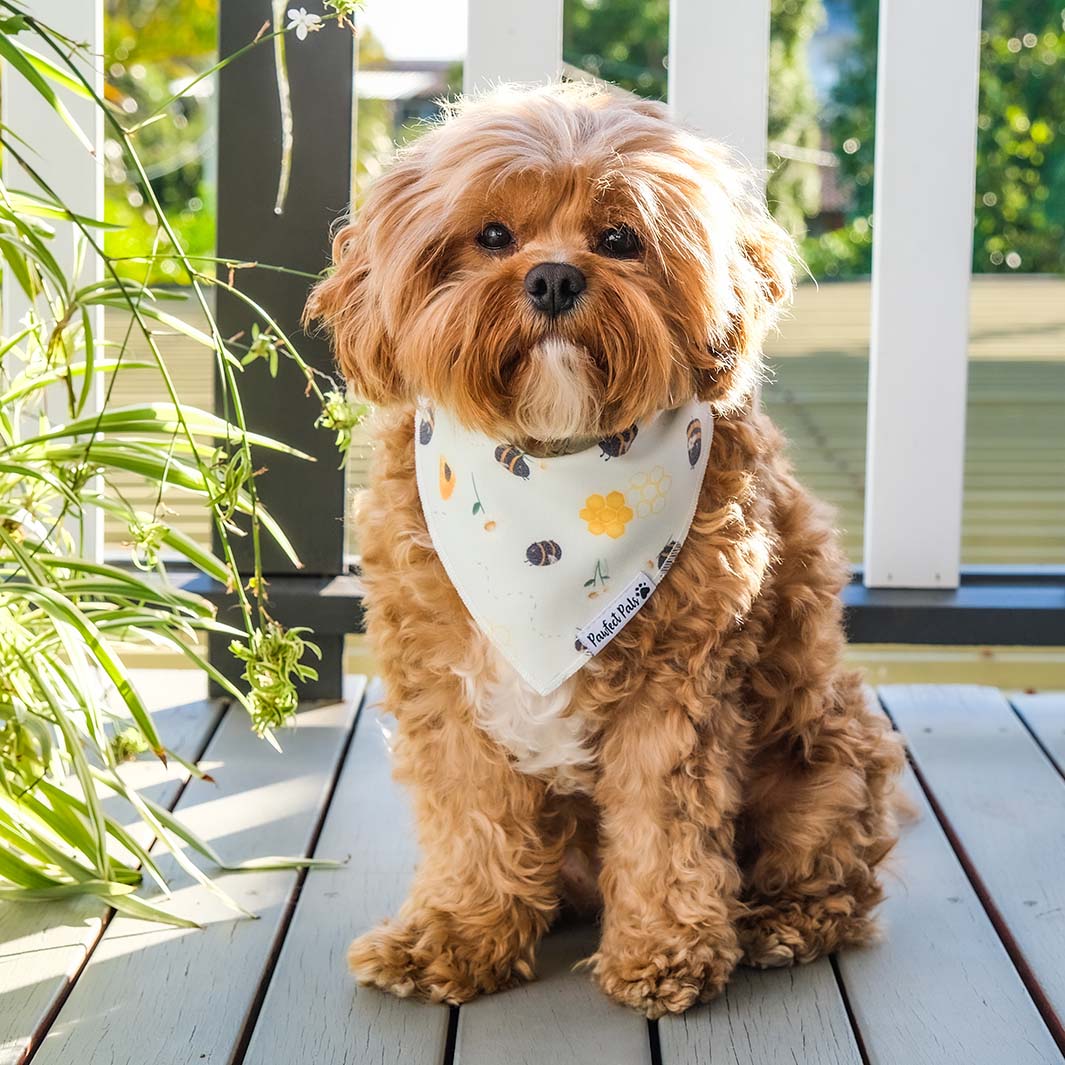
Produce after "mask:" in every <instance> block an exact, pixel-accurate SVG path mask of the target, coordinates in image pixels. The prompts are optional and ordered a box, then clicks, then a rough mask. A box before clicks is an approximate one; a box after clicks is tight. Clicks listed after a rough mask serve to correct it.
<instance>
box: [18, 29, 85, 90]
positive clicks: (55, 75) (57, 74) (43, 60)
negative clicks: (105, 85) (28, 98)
mask: <svg viewBox="0 0 1065 1065" xmlns="http://www.w3.org/2000/svg"><path fill="white" fill-rule="evenodd" d="M8 41H9V43H10V44H11V45H12V47H14V48H17V49H18V50H19V51H20V52H21V53H22V54H23V55H24V56H25V57H26V62H27V63H29V64H30V66H32V67H33V69H34V70H36V71H37V73H38V74H40V75H41V77H44V78H47V79H48V80H49V81H52V82H55V84H56V85H60V86H62V87H63V88H64V89H68V90H69V91H70V92H72V93H74V95H75V96H80V97H81V98H82V99H83V100H91V99H92V93H91V92H89V90H88V89H87V88H86V87H85V85H84V83H83V82H80V81H78V79H77V78H74V77H71V75H70V74H68V73H67V72H66V71H65V70H64V69H63V68H62V67H59V66H56V64H55V63H53V62H52V61H51V60H50V59H49V58H48V57H47V56H43V55H41V53H40V52H36V51H34V50H33V49H32V48H30V47H28V46H27V45H25V44H23V42H22V41H20V40H18V39H17V38H15V37H8Z"/></svg>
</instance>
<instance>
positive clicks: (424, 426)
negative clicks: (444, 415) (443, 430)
mask: <svg viewBox="0 0 1065 1065" xmlns="http://www.w3.org/2000/svg"><path fill="white" fill-rule="evenodd" d="M435 425H436V423H435V422H434V421H433V412H432V411H431V410H425V411H422V415H421V419H420V420H419V422H418V442H419V443H420V444H428V443H429V441H430V440H432V438H433V429H434V428H435Z"/></svg>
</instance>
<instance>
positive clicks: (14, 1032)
mask: <svg viewBox="0 0 1065 1065" xmlns="http://www.w3.org/2000/svg"><path fill="white" fill-rule="evenodd" d="M146 698H149V697H148V696H146ZM158 704H159V699H158V698H155V699H152V700H151V701H150V702H149V704H148V705H150V706H157V705H158ZM221 713H222V704H221V703H218V702H213V703H209V702H199V703H193V704H191V705H189V706H177V707H171V708H170V709H168V710H164V711H161V712H159V713H155V714H154V715H153V716H154V719H155V722H156V725H157V727H158V729H159V733H160V736H161V737H162V739H163V742H164V743H165V744H166V745H167V746H168V747H169V748H170V749H171V750H173V751H175V752H176V753H177V754H180V755H181V756H182V757H183V758H185V759H187V760H194V759H195V758H196V757H198V755H199V754H200V752H201V751H202V750H203V746H204V744H205V743H206V742H207V738H208V736H210V734H211V732H212V730H213V729H214V728H215V726H216V724H217V723H218V718H219V715H220V714H221ZM122 773H123V776H124V777H125V778H126V779H127V780H128V781H129V782H130V783H132V784H135V785H136V786H137V787H138V789H139V790H140V791H141V792H142V793H143V794H144V795H147V796H148V797H149V798H151V799H154V800H155V801H156V802H157V803H159V804H160V805H162V806H166V807H170V806H173V804H174V801H175V799H176V798H177V796H178V792H179V791H180V789H181V786H182V784H183V783H184V782H185V780H186V779H187V777H188V774H187V772H186V771H185V770H184V769H183V768H182V767H181V766H180V765H179V764H178V763H177V762H171V764H170V766H169V767H166V766H164V765H163V764H162V762H160V761H159V760H158V759H156V758H141V759H138V760H137V761H136V762H132V763H130V764H129V765H127V766H125V767H124V768H123V770H122ZM104 808H105V810H106V811H107V813H108V814H109V815H111V816H112V817H115V818H116V819H119V820H122V821H123V822H124V823H125V824H126V825H127V827H131V825H132V831H134V833H135V835H136V836H137V837H138V838H139V840H140V842H142V843H144V844H147V843H148V842H150V840H149V839H147V838H145V837H146V835H147V833H146V831H145V830H144V826H143V825H141V824H140V822H136V824H133V817H132V816H131V813H132V812H131V810H130V808H129V806H128V805H124V804H123V803H122V802H121V800H119V799H116V798H114V797H113V796H110V797H105V798H104ZM107 913H108V908H107V907H106V906H104V905H103V904H102V903H100V902H99V901H98V900H96V899H88V898H83V899H71V900H70V901H63V902H50V903H47V904H44V903H30V902H26V903H17V902H7V903H0V1065H14V1063H15V1062H18V1061H20V1060H21V1059H22V1057H23V1055H24V1054H25V1053H26V1051H27V1049H28V1048H29V1047H30V1046H31V1044H32V1043H33V1042H34V1041H35V1039H36V1038H37V1037H38V1036H39V1035H40V1034H41V1032H40V1029H41V1027H42V1025H43V1024H44V1023H45V1022H46V1020H47V1018H48V1017H49V1015H50V1013H51V1012H52V1011H54V1009H55V1008H56V1007H57V1006H58V1004H59V1002H60V1001H61V999H62V997H63V995H64V994H65V993H66V991H67V988H68V986H69V984H70V980H71V978H72V976H73V975H74V974H75V973H76V972H77V970H78V967H79V966H80V965H81V964H82V962H83V961H84V959H85V955H86V953H87V951H88V950H89V949H90V948H91V946H92V944H93V943H94V942H95V941H96V939H97V938H98V936H99V934H100V929H101V927H102V924H103V919H104V916H105V915H106V914H107Z"/></svg>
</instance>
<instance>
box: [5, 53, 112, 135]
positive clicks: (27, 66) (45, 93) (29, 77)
mask: <svg viewBox="0 0 1065 1065" xmlns="http://www.w3.org/2000/svg"><path fill="white" fill-rule="evenodd" d="M0 58H2V59H4V60H6V61H7V62H8V63H9V64H10V66H11V68H12V69H13V70H14V71H16V72H17V73H18V74H19V75H21V77H22V78H24V79H25V80H26V81H27V82H29V84H30V85H31V86H32V87H33V88H34V89H36V90H37V93H38V95H40V96H41V97H42V98H43V99H44V101H45V102H46V103H47V104H48V105H49V106H50V107H51V108H52V110H53V111H55V113H56V114H57V115H58V116H59V117H60V118H61V119H62V120H63V122H64V123H65V124H66V126H67V128H68V129H69V130H70V131H71V133H73V134H74V136H75V137H77V139H78V140H79V141H80V142H81V144H82V146H83V147H84V148H85V150H86V151H87V152H88V153H89V154H90V155H95V154H96V152H95V150H94V148H93V144H92V141H91V140H89V138H88V137H87V136H86V135H85V131H84V130H83V129H82V128H81V126H79V125H78V123H77V122H76V121H75V120H74V116H73V115H72V114H71V113H70V111H69V110H68V109H67V106H66V104H64V103H63V101H62V100H61V99H60V98H59V96H58V95H57V94H56V91H55V89H54V88H53V87H52V86H51V85H50V84H49V82H48V81H47V80H46V78H45V77H44V76H43V75H42V74H41V73H40V70H39V67H38V62H37V61H39V60H41V58H42V57H40V56H37V55H36V54H35V53H34V60H31V59H30V57H29V56H28V55H27V54H26V50H25V46H22V47H20V46H19V45H18V44H16V42H15V40H14V39H13V38H11V37H9V36H8V35H7V34H6V33H0ZM45 62H47V61H45Z"/></svg>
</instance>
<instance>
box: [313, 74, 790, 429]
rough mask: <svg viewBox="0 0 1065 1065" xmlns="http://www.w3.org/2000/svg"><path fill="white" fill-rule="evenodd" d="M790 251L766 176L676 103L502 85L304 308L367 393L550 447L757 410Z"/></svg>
mask: <svg viewBox="0 0 1065 1065" xmlns="http://www.w3.org/2000/svg"><path fill="white" fill-rule="evenodd" d="M790 253H791V242H790V241H789V239H788V238H787V237H786V235H785V234H784V233H783V231H782V230H780V229H779V227H778V226H777V225H776V224H775V223H774V222H773V221H772V220H771V219H770V218H769V216H768V214H767V212H766V210H765V208H764V206H763V205H762V204H761V200H760V194H758V193H757V191H756V190H754V189H753V188H752V182H751V181H750V179H749V177H747V175H745V174H743V173H741V172H739V171H738V170H737V169H736V168H735V167H734V166H733V164H731V163H730V162H729V161H728V158H727V155H726V153H725V152H724V151H723V150H721V149H719V148H716V147H714V146H712V145H708V144H706V143H705V142H702V141H700V140H698V139H697V138H695V137H694V136H692V135H691V134H690V133H687V132H685V131H683V130H680V129H678V128H677V127H676V126H674V125H672V124H671V123H670V122H669V120H668V118H667V117H666V113H665V111H664V109H663V108H662V107H661V106H660V105H657V104H652V103H646V102H639V101H631V100H625V99H619V98H618V97H615V96H612V95H609V94H607V93H605V92H603V91H600V90H596V89H592V88H589V87H588V86H582V85H568V86H553V87H550V88H547V89H537V90H532V91H527V92H522V91H519V90H502V91H500V92H498V93H496V94H494V95H493V96H490V97H486V98H482V99H475V100H472V101H468V102H465V103H463V104H461V105H459V106H458V107H457V108H456V109H455V110H454V111H453V112H452V113H451V114H450V116H449V117H448V118H447V119H446V120H445V121H444V122H443V123H441V124H440V125H439V126H437V127H436V128H435V129H433V130H432V131H431V132H429V133H427V134H425V135H424V136H423V137H421V138H420V139H419V140H417V141H416V142H415V143H414V144H413V145H412V146H411V147H410V148H408V149H406V150H405V151H404V152H403V153H401V155H400V156H399V158H398V159H397V161H396V162H395V164H394V165H393V167H392V169H391V170H390V171H389V172H388V173H387V174H386V175H384V176H383V177H382V178H381V179H379V180H378V182H377V183H376V185H375V186H374V188H373V189H372V191H371V193H370V195H369V197H368V198H367V201H366V204H365V206H364V207H363V208H362V210H361V211H359V213H358V216H357V217H356V218H355V220H354V221H353V222H352V224H350V225H349V226H347V227H346V228H345V229H344V230H343V231H342V232H341V233H340V234H339V235H338V237H337V239H336V242H335V244H334V257H335V260H336V269H335V270H334V272H333V273H332V275H331V276H330V277H328V278H327V279H326V280H325V281H323V282H322V283H321V284H320V285H319V286H318V287H317V288H316V289H315V291H314V293H313V294H312V297H311V300H310V302H309V304H308V314H309V315H310V316H313V317H318V318H321V319H323V320H324V321H325V322H326V324H327V325H328V326H329V328H330V329H331V331H332V333H333V337H334V344H335V347H336V351H337V355H338V358H339V361H340V364H341V366H342V368H343V369H344V371H345V373H346V374H347V375H348V376H349V378H350V379H351V380H352V381H353V383H354V386H355V389H356V391H357V392H358V393H360V394H361V395H362V396H364V397H365V398H366V399H369V400H371V401H372V402H374V403H378V404H392V403H404V402H412V401H414V400H415V399H417V398H418V397H426V398H427V399H429V400H430V401H432V402H433V403H435V404H439V405H441V406H443V407H446V408H447V409H448V410H450V411H451V412H452V413H453V414H454V415H455V416H457V417H458V418H459V419H460V420H461V421H463V422H464V423H465V424H467V425H468V426H469V427H471V428H475V429H480V430H482V431H484V432H486V433H488V434H490V435H492V436H494V437H496V438H499V439H510V440H520V441H526V442H529V441H533V442H543V443H545V444H548V445H551V444H557V443H559V442H564V441H567V440H572V439H574V438H580V437H593V436H601V435H605V434H609V433H614V432H620V431H621V430H623V429H625V428H627V427H628V426H630V425H632V424H633V423H634V422H637V421H640V420H641V419H643V418H645V417H647V416H648V415H650V414H652V413H654V412H655V411H658V410H661V409H664V408H667V407H672V406H676V405H678V404H681V403H683V402H686V401H687V400H688V399H690V398H691V397H692V396H693V395H699V396H701V397H703V398H705V399H707V400H709V401H710V402H711V404H712V405H713V406H714V408H715V409H716V410H717V411H718V412H719V413H720V412H725V411H727V410H729V409H731V408H735V407H736V406H737V405H739V404H741V403H742V402H743V401H744V400H745V399H746V398H747V397H748V396H749V395H750V393H751V391H752V389H753V386H754V382H755V381H756V379H757V376H758V372H759V366H760V358H761V345H762V341H763V339H764V337H765V333H766V331H767V330H768V328H769V327H770V325H771V324H772V321H773V318H774V312H775V309H776V307H777V306H778V305H779V304H780V302H781V301H782V300H783V299H784V298H785V297H786V296H787V295H788V294H789V292H790V288H791V266H790Z"/></svg>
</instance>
